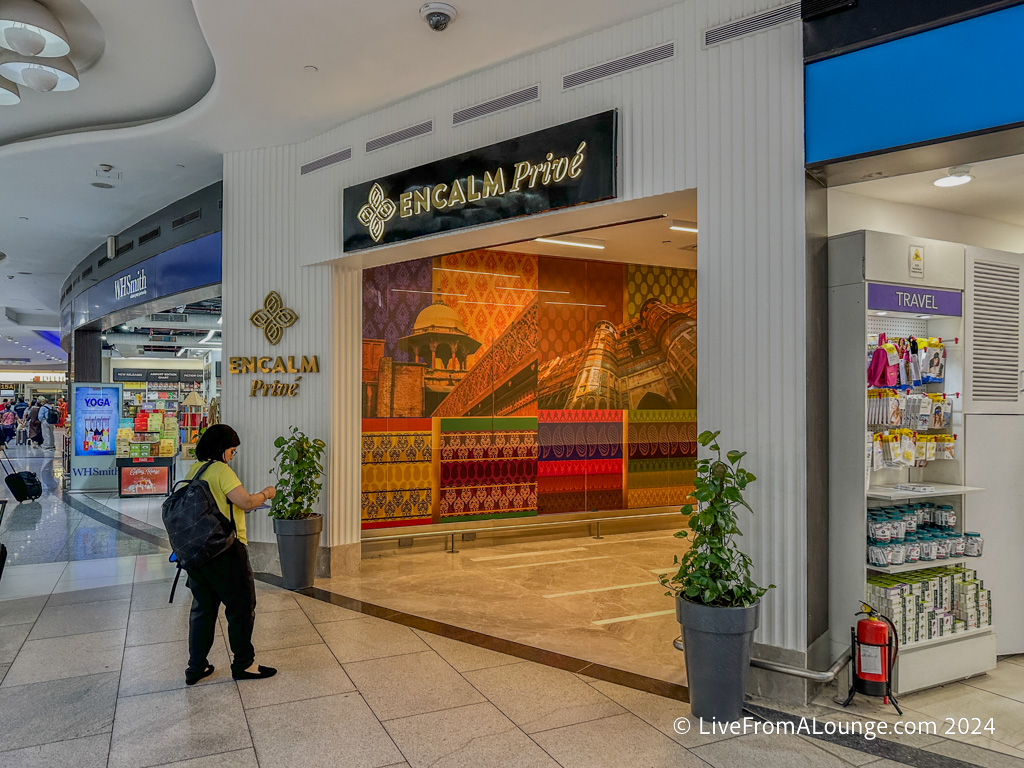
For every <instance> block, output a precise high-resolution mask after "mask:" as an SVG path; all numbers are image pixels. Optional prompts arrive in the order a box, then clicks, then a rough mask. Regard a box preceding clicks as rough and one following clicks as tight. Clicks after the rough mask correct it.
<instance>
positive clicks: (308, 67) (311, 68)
mask: <svg viewBox="0 0 1024 768" xmlns="http://www.w3.org/2000/svg"><path fill="white" fill-rule="evenodd" d="M303 69H304V70H305V71H306V72H319V71H320V69H319V68H318V67H314V66H313V65H312V64H307V65H306V66H304V67H303Z"/></svg>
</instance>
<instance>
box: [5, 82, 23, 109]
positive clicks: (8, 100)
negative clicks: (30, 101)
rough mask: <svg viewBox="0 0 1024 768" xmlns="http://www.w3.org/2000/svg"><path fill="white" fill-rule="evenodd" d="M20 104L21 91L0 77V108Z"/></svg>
mask: <svg viewBox="0 0 1024 768" xmlns="http://www.w3.org/2000/svg"><path fill="white" fill-rule="evenodd" d="M20 103H21V91H19V90H18V86H17V85H16V84H15V83H12V82H11V81H10V80H8V79H7V78H6V77H0V106H10V105H12V104H20Z"/></svg>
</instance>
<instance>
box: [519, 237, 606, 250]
mask: <svg viewBox="0 0 1024 768" xmlns="http://www.w3.org/2000/svg"><path fill="white" fill-rule="evenodd" d="M534 241H535V242H538V243H549V244H551V245H572V246H575V247H577V248H593V249H595V250H598V251H603V250H604V241H603V240H591V239H589V238H586V237H569V236H567V235H560V236H559V237H537V238H534Z"/></svg>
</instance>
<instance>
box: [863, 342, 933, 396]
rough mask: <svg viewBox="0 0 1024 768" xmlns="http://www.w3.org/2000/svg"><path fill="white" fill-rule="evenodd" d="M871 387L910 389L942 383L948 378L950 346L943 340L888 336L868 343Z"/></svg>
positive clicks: (868, 372)
mask: <svg viewBox="0 0 1024 768" xmlns="http://www.w3.org/2000/svg"><path fill="white" fill-rule="evenodd" d="M867 378H868V386H869V387H898V388H901V389H909V388H910V387H919V386H921V385H923V384H941V383H942V382H943V381H945V378H946V347H945V345H944V344H943V343H942V339H941V338H934V337H933V338H921V337H918V338H914V337H911V338H907V339H896V338H888V337H887V336H886V335H885V334H884V333H882V334H879V335H878V337H877V338H874V337H872V338H870V339H869V340H868V356H867Z"/></svg>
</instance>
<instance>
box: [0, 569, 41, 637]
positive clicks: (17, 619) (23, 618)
mask: <svg viewBox="0 0 1024 768" xmlns="http://www.w3.org/2000/svg"><path fill="white" fill-rule="evenodd" d="M8 573H10V572H8ZM46 599H47V598H46V596H45V595H44V596H40V597H23V598H21V599H19V600H3V601H0V627H8V626H10V625H11V624H31V623H32V622H34V621H35V620H36V619H38V618H39V614H40V612H41V611H42V610H43V606H44V605H46Z"/></svg>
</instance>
